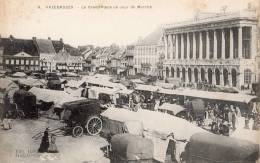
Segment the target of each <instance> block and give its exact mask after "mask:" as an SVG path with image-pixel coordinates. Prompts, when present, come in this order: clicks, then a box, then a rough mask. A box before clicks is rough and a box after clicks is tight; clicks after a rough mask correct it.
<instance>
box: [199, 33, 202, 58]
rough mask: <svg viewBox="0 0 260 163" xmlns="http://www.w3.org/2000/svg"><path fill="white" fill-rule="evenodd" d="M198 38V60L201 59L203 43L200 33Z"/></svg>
mask: <svg viewBox="0 0 260 163" xmlns="http://www.w3.org/2000/svg"><path fill="white" fill-rule="evenodd" d="M199 37H200V39H199V41H200V43H199V44H200V46H199V59H203V54H202V53H203V42H202V32H200V34H199Z"/></svg>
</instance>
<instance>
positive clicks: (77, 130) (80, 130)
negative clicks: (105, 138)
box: [72, 126, 83, 137]
mask: <svg viewBox="0 0 260 163" xmlns="http://www.w3.org/2000/svg"><path fill="white" fill-rule="evenodd" d="M72 135H73V136H74V137H80V136H82V135H83V127H81V126H75V127H73V129H72Z"/></svg>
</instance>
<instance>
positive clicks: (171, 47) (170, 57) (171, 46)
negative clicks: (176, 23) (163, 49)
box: [168, 34, 173, 59]
mask: <svg viewBox="0 0 260 163" xmlns="http://www.w3.org/2000/svg"><path fill="white" fill-rule="evenodd" d="M169 37H170V55H169V58H168V59H173V56H172V54H173V41H172V34H170V35H169Z"/></svg>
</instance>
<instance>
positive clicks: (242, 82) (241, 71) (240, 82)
mask: <svg viewBox="0 0 260 163" xmlns="http://www.w3.org/2000/svg"><path fill="white" fill-rule="evenodd" d="M244 85H245V80H244V69H243V68H242V66H240V67H239V76H238V84H237V86H239V88H241V86H244Z"/></svg>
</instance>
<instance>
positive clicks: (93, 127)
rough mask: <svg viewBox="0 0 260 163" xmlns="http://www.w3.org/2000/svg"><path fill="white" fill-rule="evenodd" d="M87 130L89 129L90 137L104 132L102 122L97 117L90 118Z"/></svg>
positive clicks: (86, 126)
mask: <svg viewBox="0 0 260 163" xmlns="http://www.w3.org/2000/svg"><path fill="white" fill-rule="evenodd" d="M85 128H86V129H87V132H88V134H89V135H92V136H94V135H97V134H99V133H100V132H101V130H102V120H101V119H100V118H99V117H98V116H96V115H94V116H90V117H89V118H88V120H87V123H86V125H85Z"/></svg>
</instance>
